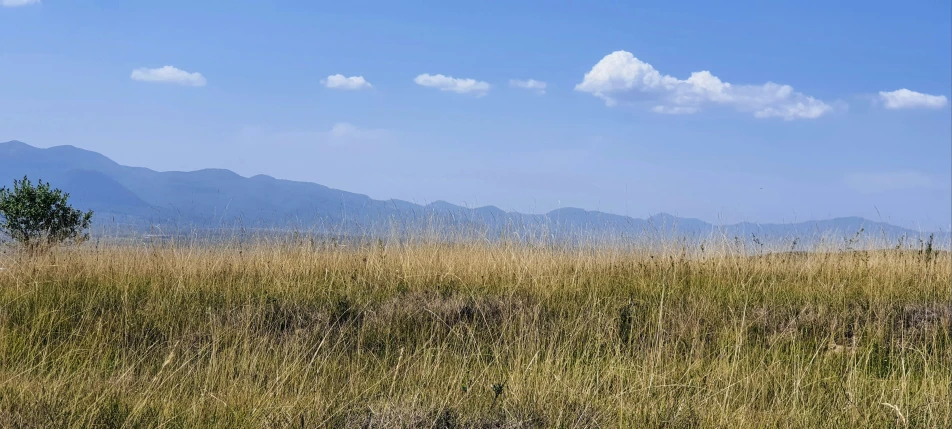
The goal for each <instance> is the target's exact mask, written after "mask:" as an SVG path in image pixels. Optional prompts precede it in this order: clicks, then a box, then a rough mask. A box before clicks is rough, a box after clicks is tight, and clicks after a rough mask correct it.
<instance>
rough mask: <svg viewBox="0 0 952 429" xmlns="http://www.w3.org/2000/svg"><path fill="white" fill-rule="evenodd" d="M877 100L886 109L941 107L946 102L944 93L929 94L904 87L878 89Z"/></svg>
mask: <svg viewBox="0 0 952 429" xmlns="http://www.w3.org/2000/svg"><path fill="white" fill-rule="evenodd" d="M879 100H880V101H882V103H883V106H885V107H886V108H887V109H894V110H898V109H941V108H943V107H945V105H946V103H948V99H947V98H945V96H944V95H930V94H923V93H921V92H916V91H910V90H908V89H906V88H903V89H897V90H895V91H889V92H886V91H880V92H879Z"/></svg>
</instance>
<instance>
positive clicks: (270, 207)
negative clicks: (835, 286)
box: [0, 141, 949, 240]
mask: <svg viewBox="0 0 952 429" xmlns="http://www.w3.org/2000/svg"><path fill="white" fill-rule="evenodd" d="M24 175H28V176H29V177H30V178H31V179H33V180H36V179H43V180H44V181H49V182H51V183H53V185H54V186H56V187H60V188H62V189H64V190H66V191H68V192H70V193H71V196H72V201H73V203H74V205H76V206H78V207H82V208H89V209H93V210H95V211H96V212H97V217H99V218H100V219H104V218H105V219H113V220H116V221H117V222H120V221H121V222H125V223H128V224H130V225H135V226H138V227H145V226H148V225H168V224H176V225H180V226H186V227H187V226H189V225H196V226H202V227H217V226H226V227H228V226H233V225H235V224H236V223H239V222H240V224H241V225H243V226H248V227H265V228H283V227H289V226H296V227H298V228H304V229H308V228H310V227H312V226H314V225H321V226H322V227H327V228H335V227H339V226H343V227H344V228H345V229H351V228H353V227H356V228H358V229H360V228H366V227H368V226H370V225H374V224H378V225H383V224H386V223H390V222H393V221H397V222H403V223H407V222H409V223H414V222H421V221H422V222H426V221H432V220H434V219H436V220H438V222H440V223H442V224H453V225H470V226H481V227H484V228H487V230H493V229H505V228H513V229H518V228H526V227H532V228H536V227H538V228H547V229H548V230H550V231H588V232H598V231H634V232H638V231H653V232H657V233H662V234H678V235H694V236H698V235H707V234H712V233H717V234H722V235H724V236H728V237H731V236H737V237H747V238H749V237H750V236H751V235H752V234H754V235H760V236H773V237H779V236H788V237H796V236H816V235H822V234H831V233H832V234H839V235H842V236H844V237H845V236H848V235H850V234H853V233H855V232H857V231H859V230H860V229H861V228H863V229H864V230H865V231H868V232H871V233H875V234H882V235H883V236H884V237H886V238H888V239H895V237H899V236H902V235H906V236H909V237H918V236H919V235H920V233H919V232H918V231H913V230H910V229H906V228H902V227H898V226H895V225H890V224H887V223H883V222H874V221H870V220H867V219H863V218H859V217H845V218H836V219H829V220H820V221H808V222H800V223H791V224H756V223H750V222H743V223H738V224H733V225H721V226H715V225H713V224H710V223H707V222H704V221H701V220H699V219H691V218H680V217H676V216H673V215H670V214H666V213H660V214H657V215H653V216H651V217H649V218H647V219H639V218H633V217H628V216H622V215H615V214H610V213H603V212H597V211H587V210H583V209H578V208H560V209H557V210H553V211H550V212H549V213H546V214H542V215H538V214H523V213H516V212H507V211H505V210H502V209H500V208H498V207H495V206H485V207H478V208H466V207H461V206H457V205H454V204H451V203H448V202H445V201H435V202H433V203H430V204H427V205H425V206H424V205H419V204H414V203H411V202H407V201H401V200H386V201H384V200H374V199H371V198H370V197H368V196H366V195H361V194H356V193H352V192H346V191H342V190H337V189H332V188H328V187H326V186H323V185H319V184H316V183H308V182H296V181H290V180H282V179H276V178H274V177H271V176H266V175H256V176H253V177H243V176H240V175H238V174H236V173H234V172H232V171H230V170H223V169H203V170H197V171H191V172H180V171H170V172H158V171H154V170H150V169H148V168H142V167H128V166H123V165H120V164H118V163H116V162H114V161H112V160H111V159H109V158H107V157H105V156H103V155H101V154H99V153H96V152H92V151H88V150H84V149H80V148H77V147H73V146H56V147H51V148H47V149H41V148H36V147H33V146H30V145H27V144H26V143H22V142H19V141H11V142H6V143H0V184H2V185H3V186H9V185H10V184H11V183H12V181H13V180H14V179H17V178H22V177H23V176H24ZM948 237H949V234H948V233H947V232H943V233H940V234H939V236H938V237H937V238H938V239H940V240H947V239H948Z"/></svg>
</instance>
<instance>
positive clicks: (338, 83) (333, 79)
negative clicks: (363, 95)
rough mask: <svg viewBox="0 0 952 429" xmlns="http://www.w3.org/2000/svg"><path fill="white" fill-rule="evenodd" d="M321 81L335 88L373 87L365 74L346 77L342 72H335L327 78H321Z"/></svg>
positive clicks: (355, 88)
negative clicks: (365, 77)
mask: <svg viewBox="0 0 952 429" xmlns="http://www.w3.org/2000/svg"><path fill="white" fill-rule="evenodd" d="M321 83H323V84H324V86H326V87H328V88H333V89H349V90H357V89H367V88H373V85H371V84H370V82H367V80H365V79H364V77H363V76H351V77H345V76H344V75H342V74H334V75H330V76H328V77H327V79H323V80H321Z"/></svg>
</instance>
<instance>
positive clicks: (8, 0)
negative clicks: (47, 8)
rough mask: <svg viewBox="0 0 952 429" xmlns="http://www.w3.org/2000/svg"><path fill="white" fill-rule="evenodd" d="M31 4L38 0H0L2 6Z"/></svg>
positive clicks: (38, 0)
mask: <svg viewBox="0 0 952 429" xmlns="http://www.w3.org/2000/svg"><path fill="white" fill-rule="evenodd" d="M31 4H40V0H0V5H2V6H3V7H18V6H26V5H31Z"/></svg>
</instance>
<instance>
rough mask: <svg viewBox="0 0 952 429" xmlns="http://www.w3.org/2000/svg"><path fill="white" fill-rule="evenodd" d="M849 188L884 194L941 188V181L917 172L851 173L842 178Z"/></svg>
mask: <svg viewBox="0 0 952 429" xmlns="http://www.w3.org/2000/svg"><path fill="white" fill-rule="evenodd" d="M844 181H845V182H846V184H847V185H848V186H850V187H851V188H853V189H855V190H857V191H861V192H884V191H896V190H904V189H923V188H925V189H937V188H942V187H943V186H942V181H940V180H937V179H935V178H933V177H930V176H927V175H925V174H922V173H920V172H918V171H892V172H884V173H851V174H847V175H846V176H845V177H844Z"/></svg>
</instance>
